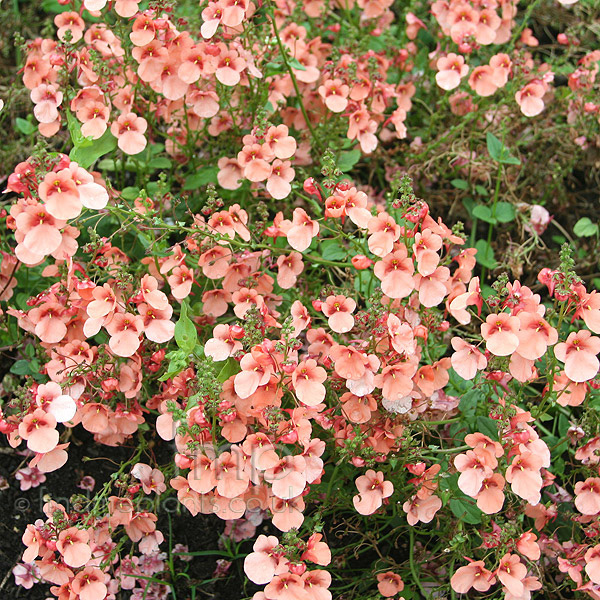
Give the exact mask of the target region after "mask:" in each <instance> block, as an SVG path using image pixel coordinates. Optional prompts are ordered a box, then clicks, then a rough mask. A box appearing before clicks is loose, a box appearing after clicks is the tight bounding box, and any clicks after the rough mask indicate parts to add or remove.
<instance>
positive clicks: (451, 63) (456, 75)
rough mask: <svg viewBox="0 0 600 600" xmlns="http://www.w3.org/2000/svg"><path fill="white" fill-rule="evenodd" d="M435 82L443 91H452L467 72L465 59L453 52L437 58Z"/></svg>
mask: <svg viewBox="0 0 600 600" xmlns="http://www.w3.org/2000/svg"><path fill="white" fill-rule="evenodd" d="M436 67H437V69H438V72H437V73H436V76H435V80H436V82H437V84H438V85H439V86H440V87H441V88H442V89H444V90H453V89H454V88H456V87H458V86H459V84H460V80H461V79H462V78H463V77H464V76H465V75H466V74H467V73H468V72H469V67H468V66H467V65H466V64H465V59H464V58H463V57H462V56H460V55H457V54H454V52H450V53H449V54H448V55H447V56H442V57H441V58H438V60H437V63H436Z"/></svg>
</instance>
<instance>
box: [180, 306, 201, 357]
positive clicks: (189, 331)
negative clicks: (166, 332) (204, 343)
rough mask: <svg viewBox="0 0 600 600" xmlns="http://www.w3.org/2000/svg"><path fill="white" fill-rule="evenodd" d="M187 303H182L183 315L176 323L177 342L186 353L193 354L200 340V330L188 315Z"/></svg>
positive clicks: (181, 314)
mask: <svg viewBox="0 0 600 600" xmlns="http://www.w3.org/2000/svg"><path fill="white" fill-rule="evenodd" d="M187 311H188V308H187V302H185V301H184V302H182V303H181V313H180V315H179V319H178V321H177V323H175V342H176V343H177V345H178V346H179V348H181V349H182V350H183V351H184V352H186V353H188V354H189V353H191V352H193V350H194V348H195V347H196V341H197V340H198V330H197V329H196V326H195V325H194V322H193V321H192V320H191V319H190V318H189V317H188V315H187Z"/></svg>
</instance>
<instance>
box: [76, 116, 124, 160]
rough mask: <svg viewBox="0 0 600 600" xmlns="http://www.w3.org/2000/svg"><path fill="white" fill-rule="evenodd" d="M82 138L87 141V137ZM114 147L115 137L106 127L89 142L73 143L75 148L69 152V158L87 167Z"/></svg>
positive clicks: (115, 143)
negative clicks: (100, 134) (82, 143)
mask: <svg viewBox="0 0 600 600" xmlns="http://www.w3.org/2000/svg"><path fill="white" fill-rule="evenodd" d="M67 114H69V113H67ZM80 135H81V133H80ZM81 137H83V136H81ZM83 139H84V140H86V142H87V140H88V139H89V138H83ZM116 147H117V138H116V137H115V136H114V135H113V134H112V133H111V132H110V129H107V130H106V131H105V132H104V133H103V134H102V136H101V137H99V138H98V139H97V140H92V142H91V144H87V143H86V144H84V145H75V148H73V150H71V152H70V153H69V158H70V159H71V160H74V161H75V162H76V163H78V164H79V166H80V167H83V168H84V169H88V168H89V167H91V166H92V165H93V164H94V163H95V162H96V161H97V160H98V159H99V158H100V157H101V156H104V155H105V154H108V153H109V152H112V151H113V150H114V149H115V148H116Z"/></svg>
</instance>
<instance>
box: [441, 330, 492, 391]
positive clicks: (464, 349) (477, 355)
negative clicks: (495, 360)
mask: <svg viewBox="0 0 600 600" xmlns="http://www.w3.org/2000/svg"><path fill="white" fill-rule="evenodd" d="M450 343H451V344H452V347H453V348H454V350H455V352H454V354H452V356H451V357H450V360H451V363H452V368H453V369H454V370H455V371H456V372H457V373H458V374H459V375H460V376H461V377H462V378H463V379H467V380H470V379H473V377H475V375H476V374H477V371H482V370H483V369H485V368H486V366H487V359H486V357H485V356H484V355H483V354H482V353H481V352H480V351H479V350H478V349H477V348H476V347H475V346H473V345H471V344H468V343H467V342H465V341H464V340H463V339H462V338H459V337H453V338H452V340H451V341H450Z"/></svg>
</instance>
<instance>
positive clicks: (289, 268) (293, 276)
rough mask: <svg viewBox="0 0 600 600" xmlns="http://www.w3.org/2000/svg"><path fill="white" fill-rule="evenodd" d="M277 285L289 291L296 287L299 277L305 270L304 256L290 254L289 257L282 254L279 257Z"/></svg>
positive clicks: (294, 253)
mask: <svg viewBox="0 0 600 600" xmlns="http://www.w3.org/2000/svg"><path fill="white" fill-rule="evenodd" d="M277 267H278V270H277V284H278V285H279V287H280V288H282V289H284V290H289V289H290V288H293V287H294V286H295V285H296V281H297V280H298V275H300V273H302V271H303V270H304V263H303V262H302V254H300V253H299V252H290V254H289V255H287V256H286V255H284V254H281V255H280V256H278V257H277Z"/></svg>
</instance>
